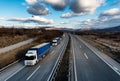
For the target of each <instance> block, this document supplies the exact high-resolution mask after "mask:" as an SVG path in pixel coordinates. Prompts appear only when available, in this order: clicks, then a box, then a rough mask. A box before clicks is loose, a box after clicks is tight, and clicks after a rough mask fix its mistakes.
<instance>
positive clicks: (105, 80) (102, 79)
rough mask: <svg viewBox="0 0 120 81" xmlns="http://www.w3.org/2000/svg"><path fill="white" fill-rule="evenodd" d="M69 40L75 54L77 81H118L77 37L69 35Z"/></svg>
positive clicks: (105, 65)
mask: <svg viewBox="0 0 120 81" xmlns="http://www.w3.org/2000/svg"><path fill="white" fill-rule="evenodd" d="M71 39H72V46H73V47H74V52H75V53H74V54H75V62H76V72H77V81H120V76H119V75H118V74H117V73H116V72H115V71H114V70H112V69H111V68H110V67H109V66H108V65H107V64H106V63H105V62H103V61H102V60H101V59H100V58H99V57H98V56H96V54H95V53H94V52H93V51H91V50H90V49H88V47H86V46H85V45H84V44H83V43H82V42H81V41H80V40H78V38H77V37H75V36H73V35H71ZM79 46H81V47H82V48H80V47H79ZM84 53H86V55H87V57H88V59H86V58H87V57H86V56H85V54H84ZM75 77H76V76H75Z"/></svg>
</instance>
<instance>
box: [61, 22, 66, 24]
mask: <svg viewBox="0 0 120 81" xmlns="http://www.w3.org/2000/svg"><path fill="white" fill-rule="evenodd" d="M60 24H68V23H67V22H60Z"/></svg>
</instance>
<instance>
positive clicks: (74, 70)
mask: <svg viewBox="0 0 120 81" xmlns="http://www.w3.org/2000/svg"><path fill="white" fill-rule="evenodd" d="M73 60H74V71H75V81H78V80H77V72H76V62H75V52H74V48H73Z"/></svg>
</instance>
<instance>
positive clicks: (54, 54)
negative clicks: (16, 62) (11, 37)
mask: <svg viewBox="0 0 120 81" xmlns="http://www.w3.org/2000/svg"><path fill="white" fill-rule="evenodd" d="M68 40H69V38H68V35H65V38H64V39H63V40H62V42H61V43H60V44H59V45H58V46H56V47H52V48H51V50H50V52H49V53H48V54H47V55H46V56H45V57H44V58H43V59H42V60H40V61H39V62H38V63H37V64H36V65H35V66H24V65H23V64H22V65H23V66H22V67H21V68H19V69H18V71H17V70H16V71H15V72H14V73H12V74H11V75H9V76H7V77H6V78H5V79H1V80H0V81H49V79H50V78H51V76H52V75H53V74H52V72H53V70H54V69H53V68H54V67H55V65H56V63H57V61H59V57H61V55H63V54H64V50H65V48H66V46H67V43H68ZM21 63H23V62H21ZM1 73H2V72H1ZM3 74H4V71H3ZM4 76H5V75H4Z"/></svg>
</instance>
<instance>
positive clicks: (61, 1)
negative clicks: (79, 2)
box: [44, 0, 69, 10]
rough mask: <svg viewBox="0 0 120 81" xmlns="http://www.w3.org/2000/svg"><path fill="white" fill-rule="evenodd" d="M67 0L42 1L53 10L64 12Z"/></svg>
mask: <svg viewBox="0 0 120 81" xmlns="http://www.w3.org/2000/svg"><path fill="white" fill-rule="evenodd" d="M68 1H69V0H44V2H45V3H47V4H50V5H51V6H52V7H53V8H54V9H55V10H64V9H65V8H66V6H67V4H68Z"/></svg>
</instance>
